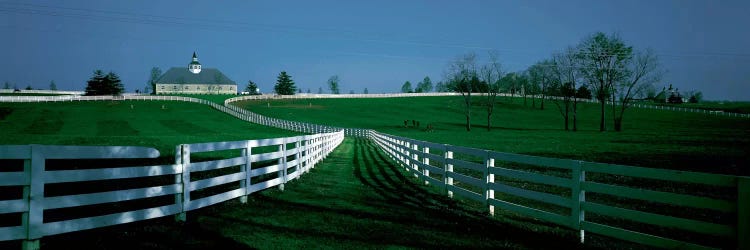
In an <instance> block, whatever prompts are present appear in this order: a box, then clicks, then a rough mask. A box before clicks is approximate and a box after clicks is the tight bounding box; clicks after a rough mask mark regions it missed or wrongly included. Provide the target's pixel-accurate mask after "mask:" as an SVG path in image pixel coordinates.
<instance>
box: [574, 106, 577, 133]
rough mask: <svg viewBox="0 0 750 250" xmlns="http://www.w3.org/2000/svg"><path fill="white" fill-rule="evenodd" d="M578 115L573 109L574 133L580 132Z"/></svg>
mask: <svg viewBox="0 0 750 250" xmlns="http://www.w3.org/2000/svg"><path fill="white" fill-rule="evenodd" d="M576 113H577V112H576V110H575V108H573V132H575V131H578V121H577V119H578V117H576V115H577V114H576Z"/></svg>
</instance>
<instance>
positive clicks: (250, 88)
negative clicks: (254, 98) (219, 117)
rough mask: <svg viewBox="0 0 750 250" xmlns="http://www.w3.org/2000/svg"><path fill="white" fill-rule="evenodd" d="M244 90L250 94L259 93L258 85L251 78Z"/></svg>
mask: <svg viewBox="0 0 750 250" xmlns="http://www.w3.org/2000/svg"><path fill="white" fill-rule="evenodd" d="M245 92H248V93H250V94H251V95H260V93H258V85H257V84H255V82H253V81H252V80H248V81H247V88H245Z"/></svg>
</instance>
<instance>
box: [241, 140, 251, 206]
mask: <svg viewBox="0 0 750 250" xmlns="http://www.w3.org/2000/svg"><path fill="white" fill-rule="evenodd" d="M242 156H243V157H245V165H241V166H240V171H241V172H245V179H244V180H241V181H240V188H244V189H245V192H244V193H245V195H243V196H240V203H243V204H245V203H247V195H249V194H250V192H249V191H250V178H251V176H250V166H251V162H250V158H251V156H252V149H251V148H250V141H245V148H244V149H242Z"/></svg>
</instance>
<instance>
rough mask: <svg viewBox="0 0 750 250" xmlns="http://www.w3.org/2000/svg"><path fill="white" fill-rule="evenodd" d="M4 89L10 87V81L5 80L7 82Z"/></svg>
mask: <svg viewBox="0 0 750 250" xmlns="http://www.w3.org/2000/svg"><path fill="white" fill-rule="evenodd" d="M3 89H10V83H9V82H8V81H5V84H3Z"/></svg>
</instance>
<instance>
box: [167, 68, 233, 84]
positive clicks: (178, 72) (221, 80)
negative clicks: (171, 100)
mask: <svg viewBox="0 0 750 250" xmlns="http://www.w3.org/2000/svg"><path fill="white" fill-rule="evenodd" d="M217 80H218V81H217ZM156 83H161V84H233V85H237V83H235V82H234V81H232V80H231V79H229V77H227V76H226V75H224V74H223V73H221V71H219V70H218V69H215V68H203V69H201V72H200V73H198V74H193V73H191V72H190V71H189V70H188V69H187V68H185V67H173V68H171V69H169V70H167V72H165V73H164V74H163V75H161V77H159V79H158V80H156Z"/></svg>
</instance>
